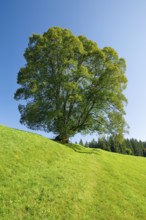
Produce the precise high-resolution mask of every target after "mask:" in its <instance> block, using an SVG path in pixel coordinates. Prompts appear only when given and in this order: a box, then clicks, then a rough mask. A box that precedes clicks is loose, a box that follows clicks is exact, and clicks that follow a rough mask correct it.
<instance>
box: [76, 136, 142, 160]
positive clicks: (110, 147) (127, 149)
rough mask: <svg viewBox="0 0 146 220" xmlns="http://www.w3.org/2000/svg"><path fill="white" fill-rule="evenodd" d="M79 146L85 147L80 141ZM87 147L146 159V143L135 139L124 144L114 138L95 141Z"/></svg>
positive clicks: (86, 145)
mask: <svg viewBox="0 0 146 220" xmlns="http://www.w3.org/2000/svg"><path fill="white" fill-rule="evenodd" d="M79 144H81V145H83V141H82V140H80V142H79ZM84 146H85V147H90V148H100V149H103V150H106V151H111V152H117V153H121V154H128V155H135V156H143V157H146V142H143V141H138V140H136V139H134V138H132V139H125V140H124V142H123V143H122V144H120V143H119V142H117V141H116V140H114V138H113V137H109V138H108V139H106V138H99V139H98V141H95V140H94V139H93V140H92V141H91V142H86V143H85V145H84Z"/></svg>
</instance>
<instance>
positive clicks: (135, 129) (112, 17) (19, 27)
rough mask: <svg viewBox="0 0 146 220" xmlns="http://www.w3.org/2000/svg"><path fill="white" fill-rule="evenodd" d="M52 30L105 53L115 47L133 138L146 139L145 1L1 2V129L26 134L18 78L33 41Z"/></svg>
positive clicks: (39, 0) (46, 0)
mask: <svg viewBox="0 0 146 220" xmlns="http://www.w3.org/2000/svg"><path fill="white" fill-rule="evenodd" d="M52 26H60V27H62V28H68V29H70V30H71V31H72V32H73V33H74V34H75V35H85V36H86V37H87V38H89V39H91V40H93V41H96V42H97V43H98V46H99V47H100V48H102V47H104V46H111V47H113V48H114V49H115V50H116V51H117V52H118V53H119V56H120V57H123V58H125V60H126V63H127V71H126V76H127V78H128V81H129V82H128V87H127V89H126V91H125V94H126V97H127V98H128V105H127V107H126V112H127V115H126V120H127V122H128V124H129V125H130V134H129V135H128V137H129V138H132V137H133V138H136V139H140V140H146V0H24V1H20V0H1V1H0V28H1V31H0V124H3V125H6V126H9V127H14V128H18V129H22V130H25V129H26V128H25V127H24V126H22V125H20V123H19V119H20V115H19V112H18V110H17V107H18V102H16V101H15V100H14V99H13V95H14V92H15V91H16V89H17V88H18V87H19V86H18V85H17V83H16V78H17V73H18V71H19V69H20V67H23V66H24V65H25V60H24V58H23V53H24V50H25V48H26V47H27V44H28V38H29V36H31V35H32V34H33V33H38V34H41V33H44V32H45V31H47V30H48V29H49V28H50V27H52ZM48 137H51V135H48ZM84 138H85V137H84ZM79 139H80V136H79V135H77V136H76V140H77V141H78V140H79ZM85 139H91V137H90V136H86V138H85ZM74 140H75V139H74Z"/></svg>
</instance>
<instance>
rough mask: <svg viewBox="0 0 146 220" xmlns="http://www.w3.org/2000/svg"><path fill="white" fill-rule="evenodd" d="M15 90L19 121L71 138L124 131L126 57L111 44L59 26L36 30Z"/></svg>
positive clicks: (115, 133)
mask: <svg viewBox="0 0 146 220" xmlns="http://www.w3.org/2000/svg"><path fill="white" fill-rule="evenodd" d="M24 57H25V60H26V65H25V66H24V67H22V68H21V69H20V71H19V73H18V79H17V82H18V84H20V88H18V89H17V91H16V93H15V99H16V100H23V104H22V105H19V111H20V114H21V119H20V122H21V123H22V124H24V125H26V126H27V127H29V128H31V129H34V130H44V131H46V132H54V134H56V139H57V140H60V141H62V142H67V141H68V139H69V137H71V136H73V135H75V134H76V133H78V132H94V131H97V132H98V133H105V134H112V135H121V134H123V132H124V130H125V125H126V122H125V120H124V114H125V111H124V105H125V104H126V102H127V100H126V97H125V96H124V94H123V90H124V89H125V88H126V84H127V78H126V76H125V69H126V64H125V60H124V59H122V58H119V57H118V54H117V52H116V51H115V50H114V49H113V48H111V47H105V48H103V49H100V48H98V46H97V44H96V43H95V42H93V41H91V40H89V39H87V38H86V37H84V36H74V35H73V34H72V32H71V31H69V30H67V29H62V28H59V27H53V28H50V29H49V30H48V31H47V32H45V33H44V34H43V35H38V34H33V35H32V36H31V37H30V39H29V44H28V47H27V48H26V50H25V53H24Z"/></svg>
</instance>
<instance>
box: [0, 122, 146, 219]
mask: <svg viewBox="0 0 146 220" xmlns="http://www.w3.org/2000/svg"><path fill="white" fill-rule="evenodd" d="M0 219H2V220H9V219H10V220H11V219H12V220H19V219H25V220H27V219H29V220H31V219H36V220H37V219H38V220H41V219H42V220H78V219H79V220H85V219H86V220H91V219H92V220H94V219H95V220H137V219H139V220H142V219H146V159H145V158H140V157H133V156H124V155H120V154H114V153H109V152H106V151H102V150H98V149H96V150H95V149H86V148H83V147H80V146H77V145H74V146H64V145H61V144H58V143H56V142H53V141H51V140H48V139H47V138H44V137H41V136H39V135H35V134H32V133H27V132H23V131H18V130H15V129H10V128H7V127H4V126H0Z"/></svg>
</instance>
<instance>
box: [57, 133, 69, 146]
mask: <svg viewBox="0 0 146 220" xmlns="http://www.w3.org/2000/svg"><path fill="white" fill-rule="evenodd" d="M55 141H58V142H61V143H63V144H67V143H69V139H68V137H66V136H62V135H58V136H56V138H55Z"/></svg>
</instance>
